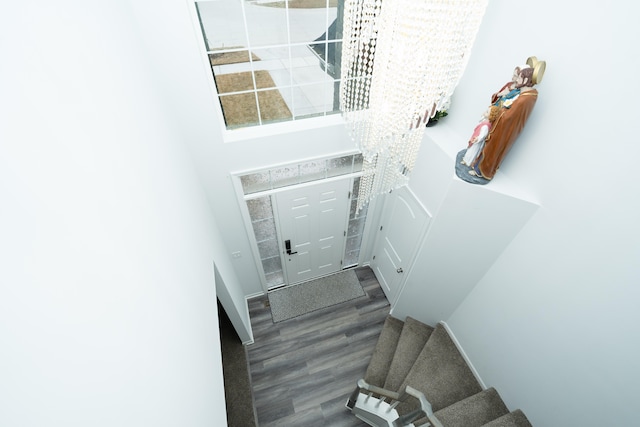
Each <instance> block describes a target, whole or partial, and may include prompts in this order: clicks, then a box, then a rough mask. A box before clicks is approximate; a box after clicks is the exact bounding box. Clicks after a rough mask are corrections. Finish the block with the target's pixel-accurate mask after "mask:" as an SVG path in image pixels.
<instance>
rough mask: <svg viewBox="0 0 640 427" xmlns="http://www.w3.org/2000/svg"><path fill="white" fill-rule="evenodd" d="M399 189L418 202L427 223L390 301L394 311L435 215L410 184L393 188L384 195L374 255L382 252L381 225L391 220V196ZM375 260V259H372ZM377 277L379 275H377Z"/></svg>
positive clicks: (374, 243)
mask: <svg viewBox="0 0 640 427" xmlns="http://www.w3.org/2000/svg"><path fill="white" fill-rule="evenodd" d="M397 191H406V192H407V194H408V195H409V197H411V198H412V199H413V201H414V202H415V203H416V206H417V208H419V209H421V210H422V211H423V212H424V213H425V215H426V221H425V223H424V224H423V225H422V227H421V229H420V231H419V233H418V238H417V240H416V245H415V246H414V247H413V248H412V249H411V255H410V256H409V257H408V266H407V268H406V269H405V268H404V267H403V270H405V272H404V273H403V275H402V278H401V279H400V282H399V283H398V290H397V292H396V294H395V295H394V297H393V301H389V305H390V307H391V312H392V311H393V308H394V306H395V303H396V302H397V301H398V299H399V298H400V295H401V294H402V291H403V289H404V287H405V284H406V283H407V279H408V278H409V276H410V275H411V272H412V271H413V267H414V265H415V262H416V259H417V257H418V253H419V252H420V249H421V248H422V244H423V242H424V240H425V237H426V235H427V232H428V231H429V228H430V226H431V221H432V219H433V216H432V215H431V212H429V210H428V209H427V208H426V207H425V206H424V204H423V203H422V202H421V201H420V199H419V198H418V197H417V196H416V194H415V193H414V192H413V191H412V190H411V188H410V187H409V186H408V185H405V186H402V187H400V188H397V189H394V190H391V191H390V192H389V193H386V194H385V195H384V197H383V198H384V200H383V201H382V202H383V203H382V205H381V206H380V209H381V215H380V218H379V220H378V221H377V227H376V236H375V238H374V242H373V247H372V257H373V256H374V255H377V253H378V252H380V249H381V246H380V245H382V243H383V237H384V236H385V233H380V231H382V230H380V227H383V226H385V225H387V223H388V222H389V220H390V217H391V214H392V212H391V210H390V209H389V208H390V205H389V203H390V202H391V197H396V195H394V194H393V193H394V192H397ZM371 261H372V262H373V259H372V260H371ZM372 270H373V272H374V275H375V268H372ZM376 278H377V276H376Z"/></svg>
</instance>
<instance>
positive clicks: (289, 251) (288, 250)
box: [284, 240, 298, 255]
mask: <svg viewBox="0 0 640 427" xmlns="http://www.w3.org/2000/svg"><path fill="white" fill-rule="evenodd" d="M284 248H285V249H286V250H287V255H293V254H297V253H298V251H295V252H291V240H285V241H284Z"/></svg>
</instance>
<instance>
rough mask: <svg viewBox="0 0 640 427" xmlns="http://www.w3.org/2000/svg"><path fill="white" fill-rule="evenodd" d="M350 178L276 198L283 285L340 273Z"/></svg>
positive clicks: (279, 195) (285, 193)
mask: <svg viewBox="0 0 640 427" xmlns="http://www.w3.org/2000/svg"><path fill="white" fill-rule="evenodd" d="M350 185H351V180H350V179H342V180H338V181H330V182H321V183H318V184H312V185H307V186H304V187H300V188H296V189H292V190H289V191H284V192H282V193H278V194H277V195H276V206H277V212H278V214H277V216H278V224H279V225H280V238H281V240H282V241H281V246H280V247H281V249H282V252H283V260H284V262H283V270H284V274H285V281H286V284H294V283H300V282H304V281H307V280H310V279H313V278H316V277H320V276H325V275H327V274H331V273H335V272H337V271H340V269H341V268H342V255H343V253H344V241H345V235H346V230H347V221H348V216H349V206H350V191H349V190H350Z"/></svg>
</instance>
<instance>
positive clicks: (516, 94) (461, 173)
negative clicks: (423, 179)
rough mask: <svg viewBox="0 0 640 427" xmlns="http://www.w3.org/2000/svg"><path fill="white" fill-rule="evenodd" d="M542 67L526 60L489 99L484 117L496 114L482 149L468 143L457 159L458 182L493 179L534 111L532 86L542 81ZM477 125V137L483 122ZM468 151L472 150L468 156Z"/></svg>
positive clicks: (532, 57) (536, 94)
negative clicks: (491, 111) (508, 80)
mask: <svg viewBox="0 0 640 427" xmlns="http://www.w3.org/2000/svg"><path fill="white" fill-rule="evenodd" d="M545 66H546V63H545V62H544V61H538V60H537V59H536V57H535V56H531V57H529V58H528V59H527V65H525V66H522V67H516V68H515V70H514V72H513V78H512V79H511V81H510V82H508V83H507V84H505V85H504V86H503V87H502V88H501V89H500V90H499V91H498V92H496V93H494V94H493V95H492V96H491V107H490V108H489V110H487V112H486V113H485V114H486V115H487V118H489V115H488V114H489V113H490V110H491V109H497V111H496V112H494V120H493V121H491V120H488V121H489V124H487V125H486V126H487V128H486V131H487V135H486V137H485V138H484V140H483V141H482V146H478V145H479V144H471V143H470V144H469V146H468V147H467V148H466V149H464V150H462V151H460V152H459V153H458V155H457V157H456V175H458V177H459V178H460V179H462V180H464V181H467V182H471V183H473V184H487V183H488V182H490V181H491V179H493V177H494V175H495V173H496V171H497V170H498V168H499V167H500V163H502V160H503V159H504V157H505V156H506V155H507V153H508V152H509V149H510V148H511V146H512V145H513V143H514V142H515V140H516V138H517V137H518V135H519V134H520V132H521V131H522V129H523V128H524V125H525V124H526V122H527V119H528V118H529V115H530V114H531V111H532V110H533V107H534V105H535V103H536V100H537V99H538V91H537V90H536V89H535V88H534V87H533V86H535V85H536V84H537V83H539V82H540V81H541V80H542V76H543V74H544V70H545ZM478 126H480V129H478V132H479V135H480V134H481V132H483V130H482V126H483V125H482V121H481V123H480V124H479V125H478ZM476 128H478V127H476ZM474 135H475V132H474ZM473 138H474V137H473V136H472V139H473ZM470 142H471V141H470ZM476 150H477V153H474V151H476ZM468 151H471V153H470V154H469V155H467V152H468Z"/></svg>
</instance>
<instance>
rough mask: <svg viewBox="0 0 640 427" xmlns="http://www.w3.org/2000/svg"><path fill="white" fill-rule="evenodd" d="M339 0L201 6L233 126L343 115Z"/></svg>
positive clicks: (222, 1)
mask: <svg viewBox="0 0 640 427" xmlns="http://www.w3.org/2000/svg"><path fill="white" fill-rule="evenodd" d="M338 3H340V4H342V1H341V0H284V1H282V0H280V1H272V0H212V1H199V2H196V8H197V12H198V17H199V20H200V26H201V29H202V34H203V37H204V41H205V46H206V49H207V55H208V57H209V62H210V65H211V70H212V73H213V77H214V80H215V85H216V90H217V96H218V99H219V101H220V106H221V108H222V112H223V116H224V120H225V124H226V127H227V129H235V128H241V127H248V126H258V125H264V124H268V123H275V122H285V121H291V120H298V119H301V118H307V117H316V116H324V115H328V114H334V113H337V112H339V84H340V83H339V79H340V64H339V62H340V55H341V51H342V50H341V49H342V46H341V38H342V23H341V17H340V16H339V15H341V10H340V11H339V9H341V8H339V7H338Z"/></svg>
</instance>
